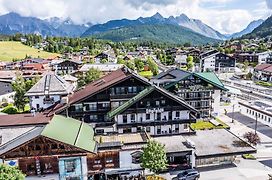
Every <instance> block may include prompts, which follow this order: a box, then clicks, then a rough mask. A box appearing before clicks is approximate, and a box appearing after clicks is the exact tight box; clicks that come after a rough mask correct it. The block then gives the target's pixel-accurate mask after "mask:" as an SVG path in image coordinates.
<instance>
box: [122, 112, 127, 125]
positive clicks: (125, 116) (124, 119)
mask: <svg viewBox="0 0 272 180" xmlns="http://www.w3.org/2000/svg"><path fill="white" fill-rule="evenodd" d="M123 123H127V115H126V114H124V115H123Z"/></svg>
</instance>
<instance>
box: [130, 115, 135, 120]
mask: <svg viewBox="0 0 272 180" xmlns="http://www.w3.org/2000/svg"><path fill="white" fill-rule="evenodd" d="M130 120H131V122H135V114H131V115H130Z"/></svg>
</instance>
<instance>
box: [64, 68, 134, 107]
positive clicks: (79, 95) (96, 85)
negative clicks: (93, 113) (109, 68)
mask: <svg viewBox="0 0 272 180" xmlns="http://www.w3.org/2000/svg"><path fill="white" fill-rule="evenodd" d="M129 74H130V73H129ZM126 77H128V74H127V73H126V70H125V69H124V68H122V69H118V70H116V71H114V72H112V73H110V74H108V75H106V76H104V77H102V78H100V79H98V80H97V81H94V82H92V83H90V84H88V85H87V86H85V87H84V88H83V89H81V90H79V91H76V92H75V93H74V94H72V95H71V96H70V97H69V104H72V103H75V102H77V101H79V100H82V99H84V98H86V97H89V96H91V95H93V94H94V93H96V92H99V91H100V90H102V89H104V88H106V87H108V86H110V85H113V84H115V83H117V82H119V81H121V80H123V79H125V78H126Z"/></svg>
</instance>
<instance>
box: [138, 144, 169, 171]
mask: <svg viewBox="0 0 272 180" xmlns="http://www.w3.org/2000/svg"><path fill="white" fill-rule="evenodd" d="M141 166H142V167H143V168H146V169H149V170H150V171H152V172H154V173H158V172H159V171H161V170H164V169H165V168H166V167H167V158H166V152H165V148H164V145H162V144H160V143H159V142H156V141H149V142H148V143H147V146H146V147H144V149H143V153H142V156H141Z"/></svg>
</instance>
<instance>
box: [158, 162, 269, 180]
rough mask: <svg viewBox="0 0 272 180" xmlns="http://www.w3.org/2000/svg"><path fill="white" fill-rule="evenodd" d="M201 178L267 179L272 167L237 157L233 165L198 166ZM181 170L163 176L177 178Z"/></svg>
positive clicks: (209, 179) (224, 179)
mask: <svg viewBox="0 0 272 180" xmlns="http://www.w3.org/2000/svg"><path fill="white" fill-rule="evenodd" d="M198 171H199V172H200V180H266V179H268V174H269V173H272V169H271V168H268V167H266V166H264V165H263V164H262V163H260V162H259V161H256V160H245V159H242V158H237V161H236V162H235V164H233V165H223V166H218V167H205V168H198ZM178 173H179V172H177V171H175V172H170V173H166V174H163V175H162V176H163V177H164V178H166V179H167V180H171V179H173V180H174V179H176V178H175V177H176V175H177V174H178Z"/></svg>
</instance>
